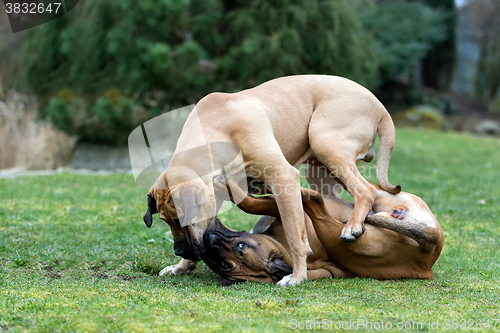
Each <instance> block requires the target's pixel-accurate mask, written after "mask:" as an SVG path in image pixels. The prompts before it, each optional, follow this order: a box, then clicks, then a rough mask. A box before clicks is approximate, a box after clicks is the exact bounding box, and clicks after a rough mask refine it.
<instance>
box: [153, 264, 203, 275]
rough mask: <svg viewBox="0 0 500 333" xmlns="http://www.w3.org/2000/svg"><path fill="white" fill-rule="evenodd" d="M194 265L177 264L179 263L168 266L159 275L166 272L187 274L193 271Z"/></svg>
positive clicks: (169, 273)
mask: <svg viewBox="0 0 500 333" xmlns="http://www.w3.org/2000/svg"><path fill="white" fill-rule="evenodd" d="M193 269H194V267H191V266H188V267H185V266H184V265H181V264H177V265H172V266H167V267H165V268H164V269H162V270H161V271H160V273H158V275H159V276H163V275H165V274H168V275H185V274H189V273H191V272H192V271H193Z"/></svg>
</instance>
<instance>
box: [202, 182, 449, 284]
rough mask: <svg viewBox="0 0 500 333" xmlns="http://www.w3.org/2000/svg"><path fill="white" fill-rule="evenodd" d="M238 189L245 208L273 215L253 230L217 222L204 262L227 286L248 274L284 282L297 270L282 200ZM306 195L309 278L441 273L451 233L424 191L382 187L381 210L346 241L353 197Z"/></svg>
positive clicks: (235, 191) (255, 278)
mask: <svg viewBox="0 0 500 333" xmlns="http://www.w3.org/2000/svg"><path fill="white" fill-rule="evenodd" d="M216 186H218V187H220V186H222V184H221V183H219V184H218V185H216ZM231 190H232V195H233V196H236V197H239V198H240V199H241V198H244V199H243V200H242V201H241V202H240V203H239V204H238V206H239V207H240V208H241V209H242V210H244V211H245V212H248V213H251V214H257V215H262V214H265V215H269V216H264V217H263V218H261V220H259V222H258V223H257V224H256V225H255V227H254V229H253V230H252V233H247V232H235V231H232V230H229V229H227V228H225V227H224V226H223V225H222V224H221V223H220V222H218V223H219V225H220V227H219V228H214V229H211V230H208V231H207V232H206V233H205V235H204V242H205V249H206V252H205V254H204V255H203V260H204V261H205V262H206V263H207V265H208V266H209V267H210V268H211V269H212V270H214V271H215V272H217V273H218V274H219V275H221V276H222V277H224V278H225V279H227V280H224V281H223V284H225V285H228V284H230V283H234V282H240V281H244V280H250V281H258V282H276V281H279V280H280V279H281V278H282V277H283V276H285V275H287V274H289V273H290V272H291V267H290V265H291V264H292V259H291V256H290V247H289V245H288V243H287V240H286V237H285V235H284V230H283V224H282V223H281V220H280V218H279V216H280V215H279V211H278V207H277V205H276V202H275V200H274V199H273V198H272V197H263V198H262V197H260V198H255V197H252V196H251V195H245V193H244V192H243V191H242V190H241V189H239V188H238V187H235V186H231ZM231 199H232V198H231ZM302 200H303V203H304V210H305V212H306V213H307V216H306V227H307V233H308V237H309V242H310V245H311V247H312V248H313V253H314V254H313V255H312V256H310V257H308V258H307V278H308V279H309V280H314V279H318V278H322V277H328V276H333V277H353V276H362V277H371V278H376V279H397V278H419V279H432V278H433V277H434V274H433V272H432V269H431V268H432V266H433V265H434V263H435V262H436V260H437V258H438V257H439V254H440V253H441V249H442V248H443V243H444V236H443V231H442V229H441V227H440V225H439V223H438V221H437V219H436V218H435V216H434V215H433V214H432V212H431V211H430V209H429V207H427V205H426V204H425V202H424V201H422V199H420V198H419V197H417V196H415V195H412V194H409V193H405V192H401V193H399V194H397V195H393V194H390V193H387V192H385V191H383V190H381V189H380V188H377V197H376V199H375V204H374V206H373V212H374V213H376V214H375V215H368V217H367V219H366V222H368V223H369V224H367V225H366V231H365V233H364V234H363V236H362V237H360V238H359V239H358V240H357V241H356V242H354V243H346V242H342V241H341V240H340V238H339V237H338V235H339V234H340V233H341V232H342V228H343V224H342V223H340V222H339V220H340V221H343V220H345V219H346V218H348V217H349V216H350V215H351V213H352V210H353V206H352V204H351V203H350V202H348V201H346V200H342V199H339V198H336V197H332V196H326V197H323V196H322V195H321V194H319V193H318V192H316V191H312V190H307V189H304V188H303V189H302ZM269 220H271V221H269ZM269 222H271V223H269Z"/></svg>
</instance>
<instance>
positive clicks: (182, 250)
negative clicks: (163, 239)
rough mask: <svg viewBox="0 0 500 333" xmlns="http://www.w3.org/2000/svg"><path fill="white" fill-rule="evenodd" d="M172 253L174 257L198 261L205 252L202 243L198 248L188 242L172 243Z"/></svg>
mask: <svg viewBox="0 0 500 333" xmlns="http://www.w3.org/2000/svg"><path fill="white" fill-rule="evenodd" d="M174 252H175V255H176V256H179V257H182V258H184V259H189V260H193V261H200V260H201V257H200V256H201V255H202V254H203V253H204V252H205V246H203V243H202V244H200V245H198V246H196V245H194V246H193V245H192V244H191V243H190V242H183V243H174Z"/></svg>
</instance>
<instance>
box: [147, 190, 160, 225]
mask: <svg viewBox="0 0 500 333" xmlns="http://www.w3.org/2000/svg"><path fill="white" fill-rule="evenodd" d="M157 213H158V209H157V208H156V200H155V198H154V196H153V195H149V194H148V210H147V212H146V214H144V223H146V226H147V227H148V228H151V226H152V225H153V214H157Z"/></svg>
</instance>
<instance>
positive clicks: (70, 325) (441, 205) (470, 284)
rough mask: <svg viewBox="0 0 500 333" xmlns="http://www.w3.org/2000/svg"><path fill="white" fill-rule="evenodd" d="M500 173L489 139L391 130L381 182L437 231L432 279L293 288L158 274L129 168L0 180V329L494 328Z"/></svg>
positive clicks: (167, 238)
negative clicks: (414, 201)
mask: <svg viewBox="0 0 500 333" xmlns="http://www.w3.org/2000/svg"><path fill="white" fill-rule="evenodd" d="M372 164H373V163H372ZM499 168H500V140H499V139H485V138H477V137H472V136H466V135H459V134H444V133H438V132H423V131H417V130H408V129H404V130H403V129H400V130H398V133H397V144H396V148H395V150H394V153H393V158H392V161H391V168H390V173H389V176H390V177H389V179H390V180H391V182H392V183H394V184H401V185H402V186H403V190H404V191H408V192H411V193H414V194H416V195H418V196H420V197H421V198H423V199H424V200H425V201H426V202H427V204H428V205H429V207H430V208H431V209H432V211H433V212H434V213H435V214H436V215H437V216H438V220H439V222H440V223H441V226H442V227H443V229H444V231H445V237H446V240H445V246H444V249H443V252H442V254H441V257H440V258H439V260H438V262H437V263H436V265H435V266H434V273H435V279H434V280H431V281H420V280H397V281H378V280H373V279H366V278H356V279H332V278H328V279H322V280H316V281H309V282H306V283H304V284H302V285H300V286H297V287H291V288H290V287H289V288H279V287H277V286H276V285H272V284H258V283H244V284H240V285H235V286H232V287H229V288H223V287H218V282H219V281H220V278H219V277H218V276H217V275H215V274H214V273H212V272H211V271H210V270H209V269H208V268H207V267H206V266H205V265H204V264H203V263H200V264H199V265H198V267H197V268H196V270H195V271H194V272H193V273H192V274H191V275H189V276H167V277H162V278H160V277H158V276H156V274H157V273H158V271H159V270H160V269H161V268H163V267H164V266H165V265H167V264H173V263H176V262H177V261H178V258H177V257H176V256H175V255H174V253H173V248H172V245H173V241H172V238H171V237H172V236H171V235H167V231H169V228H168V226H167V224H166V223H165V222H163V221H161V220H159V219H158V217H155V220H154V223H153V227H152V228H151V229H148V228H146V226H145V225H144V223H143V222H142V216H143V214H144V213H145V211H146V208H147V207H146V200H145V198H146V192H147V190H145V189H141V188H139V187H137V186H136V185H135V184H134V180H133V177H132V175H128V174H114V175H108V176H96V175H76V174H67V173H66V174H56V175H52V176H37V177H20V178H15V179H0V330H6V331H7V330H8V331H64V332H66V331H83V332H88V331H106V330H109V331H134V332H135V331H137V332H140V331H144V332H147V331H157V332H161V331H163V332H190V331H201V332H212V331H213V332H216V331H227V332H233V331H234V332H262V331H269V332H275V331H289V330H290V329H291V328H293V327H297V326H299V322H302V323H303V324H304V326H305V325H306V324H307V321H316V322H318V321H321V320H323V319H324V320H325V321H324V322H323V328H326V325H332V326H333V327H332V328H333V330H335V324H336V323H337V325H341V324H342V322H347V323H349V320H351V321H357V320H360V322H359V323H360V324H361V320H364V321H365V322H364V323H366V325H360V326H358V327H355V326H350V330H354V329H355V328H357V329H358V330H360V331H363V330H368V331H370V324H369V323H367V322H371V325H372V327H373V330H375V328H377V324H378V325H380V324H381V323H382V321H383V322H384V324H383V325H385V326H384V327H385V328H387V325H388V324H387V323H388V322H390V323H391V325H392V328H393V331H397V326H396V325H397V323H398V322H401V323H403V324H406V327H410V326H413V328H415V330H417V328H418V325H419V323H422V329H420V331H433V330H434V329H430V328H429V322H433V323H434V324H433V325H434V326H433V327H434V328H435V327H436V326H435V325H436V324H438V325H439V326H438V327H439V330H442V329H444V328H445V327H447V326H450V331H457V330H456V329H452V328H456V326H452V325H456V324H457V322H456V321H455V322H453V321H452V320H453V319H455V320H462V319H470V320H471V321H468V322H467V323H466V325H468V326H473V327H476V324H477V323H478V320H480V321H482V322H483V323H484V322H486V320H488V319H489V325H490V328H489V329H488V328H484V327H483V328H482V329H481V330H476V331H499V332H500V323H498V324H497V325H496V328H495V329H493V326H494V325H495V324H496V321H494V319H500V313H499V312H500V287H499V283H500V281H499V278H500V259H499V258H500V222H499V218H500V174H499ZM367 178H370V179H374V174H372V175H371V176H369V175H367ZM257 219H258V218H257V217H253V216H247V215H245V214H244V213H242V212H240V211H238V210H237V209H233V210H230V211H228V212H227V213H224V214H222V215H221V220H222V221H223V222H225V223H226V224H228V225H229V226H231V227H233V228H236V229H244V230H249V229H250V228H251V227H252V225H253V224H254V223H255V222H256V221H257ZM330 320H331V322H330ZM447 320H449V322H448V321H447ZM472 320H474V323H473V324H472ZM436 321H438V323H435V322H436ZM339 323H340V324H339ZM462 324H463V322H458V327H460V325H462ZM337 327H338V326H337ZM344 327H346V326H345V324H344ZM379 327H380V326H379ZM318 328H319V326H318V324H316V329H318ZM347 330H349V329H347ZM380 330H381V328H380V329H378V331H380ZM406 331H408V330H406ZM412 331H413V329H412Z"/></svg>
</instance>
